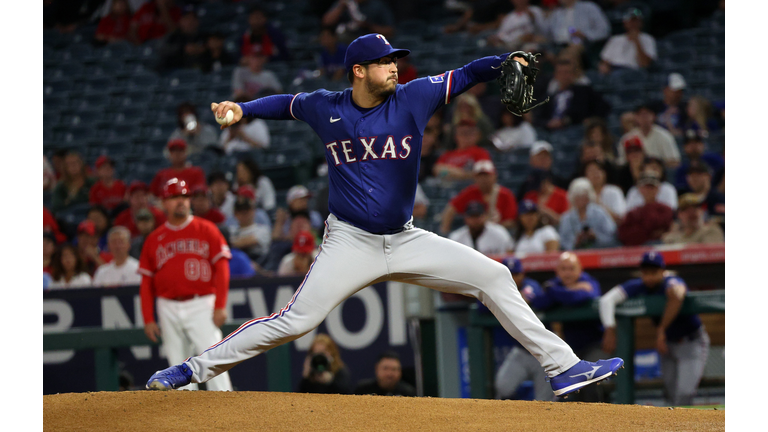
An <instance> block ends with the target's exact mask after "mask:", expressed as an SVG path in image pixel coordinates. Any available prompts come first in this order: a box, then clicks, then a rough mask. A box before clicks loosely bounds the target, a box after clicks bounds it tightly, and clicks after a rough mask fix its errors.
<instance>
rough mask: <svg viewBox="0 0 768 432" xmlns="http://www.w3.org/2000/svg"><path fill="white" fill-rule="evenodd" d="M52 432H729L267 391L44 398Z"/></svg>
mask: <svg viewBox="0 0 768 432" xmlns="http://www.w3.org/2000/svg"><path fill="white" fill-rule="evenodd" d="M43 423H44V429H45V430H51V431H53V430H55V431H69V430H77V431H92V430H99V431H103V430H109V431H114V432H118V431H130V432H135V431H141V430H151V431H172V430H196V431H209V430H217V431H223V430H226V431H245V430H291V431H294V430H304V431H313V432H314V431H344V432H355V431H367V430H375V431H414V430H418V431H453V430H460V431H465V432H469V431H505V430H525V431H529V432H532V431H547V432H549V431H553V430H557V431H558V432H562V431H599V432H609V431H622V432H624V431H649V430H652V431H724V430H725V411H722V410H697V409H682V408H676V409H669V408H656V407H646V406H639V405H610V404H588V403H577V402H565V403H554V402H528V401H496V400H478V399H442V398H405V397H385V396H348V395H315V394H298V393H266V392H226V393H221V392H203V391H198V392H192V391H166V392H152V391H135V392H99V393H66V394H57V395H44V396H43Z"/></svg>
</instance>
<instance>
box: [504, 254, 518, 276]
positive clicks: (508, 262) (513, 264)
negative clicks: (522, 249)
mask: <svg viewBox="0 0 768 432" xmlns="http://www.w3.org/2000/svg"><path fill="white" fill-rule="evenodd" d="M501 263H502V264H504V265H505V266H507V268H509V272H510V273H512V274H518V273H522V272H523V263H522V262H521V261H520V260H519V259H517V258H515V257H507V258H504V259H503V260H502V261H501Z"/></svg>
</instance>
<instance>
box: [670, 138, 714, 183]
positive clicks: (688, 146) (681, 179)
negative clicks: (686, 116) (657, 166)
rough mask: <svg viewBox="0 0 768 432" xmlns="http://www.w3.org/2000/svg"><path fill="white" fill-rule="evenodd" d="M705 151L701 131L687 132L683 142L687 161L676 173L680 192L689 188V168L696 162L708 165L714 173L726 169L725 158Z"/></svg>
mask: <svg viewBox="0 0 768 432" xmlns="http://www.w3.org/2000/svg"><path fill="white" fill-rule="evenodd" d="M705 150H706V144H704V139H703V134H702V133H701V131H696V130H693V129H689V130H687V131H686V132H685V138H684V141H683V153H685V157H686V159H687V161H686V162H684V163H682V164H680V166H679V167H677V170H676V171H675V188H676V189H677V191H678V192H681V191H683V190H685V189H687V188H688V181H687V179H686V177H687V176H688V167H690V165H691V163H692V162H694V161H700V162H703V163H705V164H707V165H708V166H709V168H710V169H711V170H712V172H713V173H719V172H720V171H722V170H724V169H725V159H723V156H721V155H720V154H718V153H715V152H707V151H705ZM713 180H714V178H713Z"/></svg>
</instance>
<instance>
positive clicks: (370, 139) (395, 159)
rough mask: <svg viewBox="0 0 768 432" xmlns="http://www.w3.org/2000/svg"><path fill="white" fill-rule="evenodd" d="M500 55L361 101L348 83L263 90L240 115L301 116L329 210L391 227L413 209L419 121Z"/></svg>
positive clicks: (382, 230) (355, 221)
mask: <svg viewBox="0 0 768 432" xmlns="http://www.w3.org/2000/svg"><path fill="white" fill-rule="evenodd" d="M506 57H507V55H502V56H492V57H484V58H481V59H478V60H475V61H473V62H471V63H469V64H468V65H466V66H464V67H462V68H459V69H455V70H451V71H448V72H446V73H444V74H440V75H437V76H431V77H425V78H419V79H415V80H412V81H410V82H408V83H407V84H404V85H399V84H398V85H397V87H396V89H395V93H394V94H393V95H391V96H389V97H388V98H387V99H386V100H385V101H384V102H383V103H381V104H379V105H378V106H376V107H373V108H368V109H366V108H361V107H359V106H357V105H356V104H355V103H354V101H353V100H352V89H351V88H348V89H346V90H344V91H341V92H330V91H327V90H317V91H314V92H312V93H298V94H296V95H293V96H291V95H278V96H270V97H266V98H262V99H257V100H255V101H251V102H247V103H244V104H240V106H241V107H242V108H243V114H244V115H248V116H256V117H259V118H272V119H297V120H301V121H304V122H306V123H307V124H308V125H309V126H310V127H312V129H313V130H314V131H315V132H316V133H317V135H318V136H319V137H320V140H321V142H322V145H323V147H324V148H325V158H326V161H327V163H328V178H329V183H330V187H329V197H328V209H329V210H330V212H331V213H333V214H334V215H335V216H336V217H337V218H339V219H340V220H342V221H345V222H348V223H350V224H352V225H354V226H356V227H358V228H361V229H363V230H365V231H368V232H370V233H374V234H388V233H394V232H399V231H400V230H402V228H403V225H405V224H406V223H407V222H408V221H409V220H410V219H411V215H412V213H413V203H414V198H415V195H416V186H417V183H418V175H419V161H420V159H421V158H420V156H421V139H422V136H423V133H424V128H425V126H426V124H427V122H428V121H429V119H430V118H431V117H432V115H433V114H434V113H435V111H437V110H438V109H439V108H440V107H442V106H443V105H445V104H447V103H450V101H451V100H452V98H454V97H455V96H456V95H459V94H461V93H463V92H464V91H465V90H467V89H468V88H469V87H471V86H473V85H474V84H476V83H478V82H485V81H490V80H492V79H495V78H497V77H498V76H499V75H500V73H501V72H500V69H499V68H498V67H499V65H500V64H501V62H502V61H503V60H504V59H505V58H506Z"/></svg>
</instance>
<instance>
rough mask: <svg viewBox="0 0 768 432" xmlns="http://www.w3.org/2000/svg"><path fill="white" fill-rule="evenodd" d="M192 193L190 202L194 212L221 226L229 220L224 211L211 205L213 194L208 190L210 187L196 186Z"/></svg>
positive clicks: (197, 215)
mask: <svg viewBox="0 0 768 432" xmlns="http://www.w3.org/2000/svg"><path fill="white" fill-rule="evenodd" d="M191 194H192V199H191V200H190V204H191V206H192V214H193V215H195V216H196V217H199V218H202V219H205V220H207V221H210V222H213V224H214V225H216V226H218V227H221V226H222V224H224V222H225V221H226V220H227V217H226V216H224V213H222V212H221V211H219V209H217V208H216V207H213V206H212V205H211V195H210V192H209V191H208V187H207V186H205V185H198V186H195V187H194V188H193V189H192V191H191Z"/></svg>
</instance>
